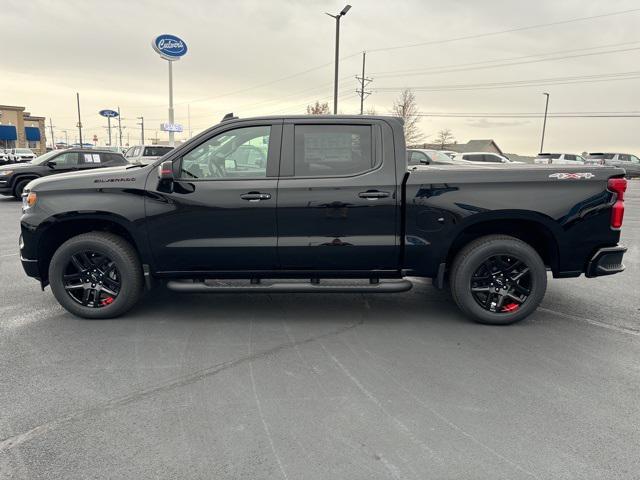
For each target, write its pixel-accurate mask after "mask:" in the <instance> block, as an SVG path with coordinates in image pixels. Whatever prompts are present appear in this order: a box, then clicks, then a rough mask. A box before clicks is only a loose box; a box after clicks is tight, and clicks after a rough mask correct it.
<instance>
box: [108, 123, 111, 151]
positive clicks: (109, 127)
mask: <svg viewBox="0 0 640 480" xmlns="http://www.w3.org/2000/svg"><path fill="white" fill-rule="evenodd" d="M107 125H108V127H107V130H109V146H111V117H107Z"/></svg>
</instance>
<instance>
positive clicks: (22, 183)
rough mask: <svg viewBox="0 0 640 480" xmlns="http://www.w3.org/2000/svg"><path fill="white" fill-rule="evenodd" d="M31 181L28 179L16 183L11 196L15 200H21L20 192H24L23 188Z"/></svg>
mask: <svg viewBox="0 0 640 480" xmlns="http://www.w3.org/2000/svg"><path fill="white" fill-rule="evenodd" d="M31 180H33V179H32V178H29V179H26V180H18V183H16V186H15V188H14V189H13V196H14V198H15V199H16V200H22V192H23V191H24V187H26V186H27V184H28V183H29V182H30V181H31Z"/></svg>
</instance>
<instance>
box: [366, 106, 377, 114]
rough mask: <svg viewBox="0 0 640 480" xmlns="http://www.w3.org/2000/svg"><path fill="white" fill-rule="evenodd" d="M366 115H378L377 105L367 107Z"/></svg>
mask: <svg viewBox="0 0 640 480" xmlns="http://www.w3.org/2000/svg"><path fill="white" fill-rule="evenodd" d="M364 113H365V115H374V116H375V115H378V112H377V111H376V107H369V108H367V111H366V112H364Z"/></svg>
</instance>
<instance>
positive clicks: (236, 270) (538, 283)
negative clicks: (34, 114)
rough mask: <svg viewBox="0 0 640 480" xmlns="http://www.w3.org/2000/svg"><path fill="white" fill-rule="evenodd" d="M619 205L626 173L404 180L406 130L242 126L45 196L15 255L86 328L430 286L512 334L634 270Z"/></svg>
mask: <svg viewBox="0 0 640 480" xmlns="http://www.w3.org/2000/svg"><path fill="white" fill-rule="evenodd" d="M246 150H251V157H250V158H244V157H246V155H244V154H243V155H242V156H241V157H242V159H243V161H242V162H239V161H238V160H237V159H238V158H239V157H238V152H239V151H246ZM625 189H626V180H625V178H624V170H622V169H620V168H615V167H585V166H579V167H566V166H556V165H550V166H532V165H509V166H495V167H484V168H477V167H474V166H459V165H441V166H425V167H417V168H415V169H412V170H410V171H408V170H407V156H406V150H405V141H404V135H403V126H402V123H401V121H399V120H398V119H395V118H389V117H378V116H375V117H374V116H370V117H369V116H318V117H293V116H292V117H265V118H251V119H237V118H235V117H233V118H231V119H228V120H226V121H223V122H222V123H220V124H218V125H216V126H214V127H212V128H210V129H209V130H207V131H205V132H203V133H201V134H200V135H198V136H197V137H195V138H193V139H192V140H190V141H189V142H187V143H185V144H184V145H182V146H180V147H178V148H176V149H175V150H173V151H171V152H170V153H168V154H167V155H165V156H164V157H162V158H161V159H159V160H158V161H156V162H155V163H154V164H151V165H148V166H144V167H138V166H129V167H119V168H107V169H102V170H100V171H89V172H80V173H73V174H61V175H56V176H54V177H50V178H46V179H39V180H35V181H33V182H32V183H31V184H30V185H29V186H28V188H27V189H26V190H25V192H24V194H23V211H24V214H23V216H22V219H21V227H22V235H21V239H20V253H21V259H22V264H23V266H24V269H25V271H26V272H27V274H28V275H29V276H32V277H35V278H37V279H39V280H40V282H41V285H42V287H43V288H44V287H45V286H46V285H47V284H50V285H51V288H52V291H53V294H54V295H55V297H56V298H57V300H58V301H59V302H60V304H62V306H63V307H65V308H66V309H67V310H69V311H70V312H72V313H74V314H76V315H79V316H81V317H86V318H107V317H113V316H117V315H120V314H123V313H124V312H126V311H127V310H129V309H130V308H131V307H133V305H134V304H135V303H136V302H137V300H138V299H139V297H140V295H141V293H142V291H143V290H144V289H145V286H146V287H147V288H150V287H151V286H152V285H154V284H156V283H158V282H159V281H163V282H166V286H167V287H168V288H169V289H171V290H175V291H179V292H268V293H274V292H400V291H406V290H408V289H410V288H411V286H412V283H411V280H410V277H426V278H432V279H433V283H434V284H435V286H436V287H438V288H450V290H451V293H452V297H453V299H454V300H455V302H456V303H457V305H458V306H459V307H460V309H461V310H462V311H463V312H464V313H466V314H467V315H469V316H470V317H471V318H473V319H475V320H476V321H479V322H482V323H491V324H508V323H512V322H515V321H518V320H521V319H523V318H524V317H526V316H527V315H529V314H530V313H532V312H533V311H534V310H535V309H536V307H537V306H538V305H539V303H540V302H541V300H542V298H543V296H544V294H545V290H546V285H547V271H551V273H552V275H553V276H554V277H555V278H564V277H577V276H579V275H581V274H582V273H584V274H586V276H588V277H595V276H599V275H608V274H612V273H616V272H620V271H622V270H623V269H624V267H623V265H622V256H623V254H624V252H625V251H626V249H625V248H624V247H623V246H620V245H618V241H619V238H620V228H621V225H622V217H623V212H624V203H623V202H624V192H625ZM407 277H409V278H407ZM303 280H304V281H303Z"/></svg>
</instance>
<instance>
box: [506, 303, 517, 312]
mask: <svg viewBox="0 0 640 480" xmlns="http://www.w3.org/2000/svg"><path fill="white" fill-rule="evenodd" d="M519 308H520V305H519V304H517V303H515V302H512V303H507V304H506V305H505V306H504V307H502V312H503V313H511V312H515V311H516V310H518V309H519Z"/></svg>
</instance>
